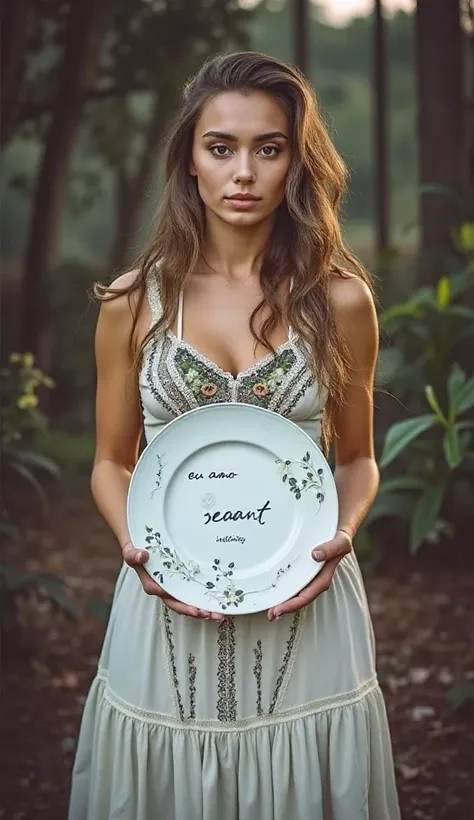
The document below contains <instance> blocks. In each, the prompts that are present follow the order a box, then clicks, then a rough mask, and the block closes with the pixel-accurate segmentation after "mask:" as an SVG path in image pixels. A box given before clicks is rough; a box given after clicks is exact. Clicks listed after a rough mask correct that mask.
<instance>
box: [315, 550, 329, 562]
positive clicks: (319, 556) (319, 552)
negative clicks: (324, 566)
mask: <svg viewBox="0 0 474 820" xmlns="http://www.w3.org/2000/svg"><path fill="white" fill-rule="evenodd" d="M325 557H326V556H325V555H324V552H322V550H316V552H313V558H314V560H315V561H324V559H325Z"/></svg>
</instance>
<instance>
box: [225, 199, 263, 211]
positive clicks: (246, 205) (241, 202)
mask: <svg viewBox="0 0 474 820" xmlns="http://www.w3.org/2000/svg"><path fill="white" fill-rule="evenodd" d="M226 202H230V204H231V205H232V207H233V208H235V210H236V211H250V210H251V209H252V208H255V206H256V205H258V203H259V202H260V199H258V198H257V197H245V196H237V197H226Z"/></svg>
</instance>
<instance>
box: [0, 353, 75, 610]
mask: <svg viewBox="0 0 474 820" xmlns="http://www.w3.org/2000/svg"><path fill="white" fill-rule="evenodd" d="M1 381H2V390H1V404H0V414H1V422H2V427H1V450H2V485H3V489H4V492H3V494H2V503H1V507H0V536H3V537H4V538H6V539H8V540H14V541H19V540H20V538H21V529H20V527H19V525H18V524H17V522H16V520H15V518H14V516H13V515H12V512H11V508H10V503H9V502H10V501H11V500H14V498H15V496H18V495H19V494H21V496H20V502H21V503H20V508H21V507H23V509H24V504H25V498H24V496H23V493H24V491H25V489H26V490H29V491H31V492H32V493H33V495H34V496H35V497H36V499H37V500H38V501H39V503H40V506H41V512H42V514H43V516H45V517H46V516H47V515H48V513H49V503H48V497H47V494H46V491H45V489H44V487H43V481H44V479H45V477H46V476H49V477H52V478H58V477H59V468H58V466H57V464H56V463H55V462H54V461H53V460H52V459H50V458H48V457H46V456H45V455H43V454H42V453H39V452H37V451H36V449H33V447H34V445H35V442H36V440H37V438H38V435H39V434H44V432H45V431H46V427H47V420H46V417H45V416H44V414H43V413H42V412H41V410H40V409H39V397H38V392H37V391H39V390H41V389H44V388H47V389H48V388H49V389H50V388H52V387H53V386H54V383H53V381H52V379H50V378H49V377H48V376H45V375H44V373H43V372H42V371H41V370H40V369H39V368H38V367H36V366H35V360H34V357H33V356H32V354H31V353H24V354H20V353H11V355H10V357H9V361H8V366H6V367H4V368H2V370H1ZM16 506H18V505H16ZM0 587H1V589H2V594H3V599H4V605H5V609H6V614H7V617H8V618H11V617H14V612H15V601H16V598H17V597H18V596H19V595H24V594H25V593H27V592H28V591H30V590H35V592H36V593H37V594H39V595H41V596H43V597H45V598H47V599H48V600H49V601H50V602H51V603H52V604H53V605H54V606H56V607H57V608H58V609H60V610H62V611H63V612H64V613H65V614H66V615H67V616H68V617H69V618H75V617H76V616H77V612H76V608H75V605H74V601H73V600H72V598H71V596H70V594H69V591H68V589H67V587H66V584H65V583H64V581H63V580H62V579H61V578H58V577H57V576H56V575H51V574H37V573H30V572H26V571H24V570H21V569H18V568H17V567H15V566H13V565H12V564H10V563H8V562H7V561H3V562H1V563H0Z"/></svg>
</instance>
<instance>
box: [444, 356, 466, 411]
mask: <svg viewBox="0 0 474 820" xmlns="http://www.w3.org/2000/svg"><path fill="white" fill-rule="evenodd" d="M465 383H466V374H465V373H464V370H463V369H462V367H460V365H459V364H454V365H453V366H452V368H451V372H450V374H449V378H448V398H449V417H450V419H451V421H454V419H455V417H456V413H457V410H458V403H459V396H460V394H461V391H462V389H463V387H464V385H465Z"/></svg>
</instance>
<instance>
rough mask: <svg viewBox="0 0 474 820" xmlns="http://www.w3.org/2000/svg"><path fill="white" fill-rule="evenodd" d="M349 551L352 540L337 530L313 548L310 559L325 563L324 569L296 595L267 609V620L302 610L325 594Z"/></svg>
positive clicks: (342, 531)
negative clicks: (323, 542)
mask: <svg viewBox="0 0 474 820" xmlns="http://www.w3.org/2000/svg"><path fill="white" fill-rule="evenodd" d="M351 550H352V538H351V537H350V536H349V535H348V534H347V533H346V532H344V530H338V531H337V532H336V535H335V536H334V538H333V539H332V540H331V541H326V543H325V544H321V545H320V546H319V547H315V548H314V549H313V551H312V557H313V558H314V560H315V561H325V562H326V563H325V564H324V567H323V568H322V570H321V571H320V572H319V573H318V574H317V575H316V578H315V579H314V581H311V583H310V584H308V586H306V587H304V589H302V590H301V592H299V593H298V595H295V597H294V598H290V599H289V601H285V603H283V604H278V606H274V607H272V608H271V609H269V610H268V620H269V621H273V620H274V619H275V618H279V617H280V615H287V614H288V613H289V612H297V610H298V609H303V607H305V606H308V604H311V603H312V602H313V601H314V600H315V599H316V598H317V597H318V595H321V593H322V592H327V591H328V589H329V588H330V587H331V584H332V579H333V575H334V572H335V571H336V567H337V565H338V563H339V561H341V560H342V558H344V556H345V555H348V554H349V553H350V552H351Z"/></svg>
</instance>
